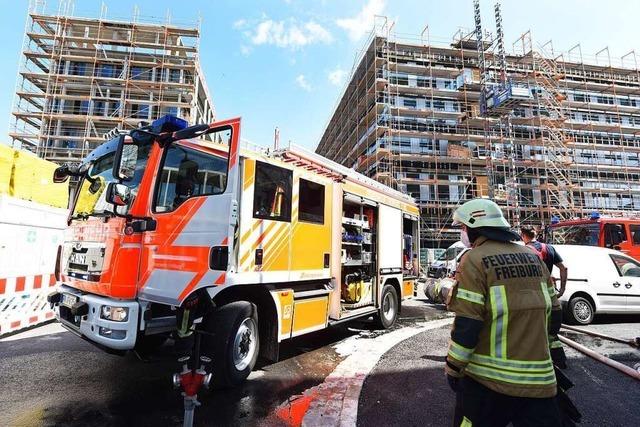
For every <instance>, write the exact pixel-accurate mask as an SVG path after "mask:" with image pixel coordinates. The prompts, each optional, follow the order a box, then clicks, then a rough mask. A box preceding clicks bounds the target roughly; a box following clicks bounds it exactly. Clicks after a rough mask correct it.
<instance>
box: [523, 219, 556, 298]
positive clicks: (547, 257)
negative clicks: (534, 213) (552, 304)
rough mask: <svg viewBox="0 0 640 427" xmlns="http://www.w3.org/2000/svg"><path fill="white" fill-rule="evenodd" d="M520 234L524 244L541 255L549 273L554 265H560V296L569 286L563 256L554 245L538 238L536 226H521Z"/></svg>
mask: <svg viewBox="0 0 640 427" xmlns="http://www.w3.org/2000/svg"><path fill="white" fill-rule="evenodd" d="M520 235H521V236H522V241H523V242H524V244H525V245H527V246H529V247H530V248H532V249H533V250H535V251H536V252H537V253H538V254H539V255H540V258H542V261H543V262H544V265H546V266H547V269H549V273H551V272H552V271H553V266H554V265H555V266H556V267H558V271H559V272H560V289H559V290H558V298H560V297H561V296H562V294H564V291H565V289H566V288H567V267H566V266H565V265H564V263H563V260H562V257H561V256H560V254H559V253H558V252H557V251H556V249H555V248H554V247H553V245H549V244H547V243H542V242H539V241H538V240H537V236H538V233H536V230H535V228H533V227H528V226H525V227H521V228H520Z"/></svg>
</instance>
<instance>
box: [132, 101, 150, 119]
mask: <svg viewBox="0 0 640 427" xmlns="http://www.w3.org/2000/svg"><path fill="white" fill-rule="evenodd" d="M131 117H132V118H134V119H148V118H149V105H147V104H131Z"/></svg>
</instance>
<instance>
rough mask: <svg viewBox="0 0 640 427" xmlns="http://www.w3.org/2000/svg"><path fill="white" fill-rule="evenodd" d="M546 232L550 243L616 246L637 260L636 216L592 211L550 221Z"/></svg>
mask: <svg viewBox="0 0 640 427" xmlns="http://www.w3.org/2000/svg"><path fill="white" fill-rule="evenodd" d="M548 234H549V242H550V243H552V244H557V245H583V246H600V247H603V248H610V249H616V250H619V251H621V252H624V253H625V254H627V255H629V256H630V257H632V258H635V259H637V260H638V261H640V219H638V218H607V217H601V216H600V214H599V213H598V212H593V213H592V214H591V216H590V217H589V218H584V219H573V220H568V221H552V223H551V225H550V226H549V228H548Z"/></svg>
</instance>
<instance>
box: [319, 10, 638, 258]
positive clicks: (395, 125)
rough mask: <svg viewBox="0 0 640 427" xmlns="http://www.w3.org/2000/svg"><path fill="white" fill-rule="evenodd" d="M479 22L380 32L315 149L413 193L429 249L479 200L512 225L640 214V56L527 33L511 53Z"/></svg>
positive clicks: (447, 239) (445, 240)
mask: <svg viewBox="0 0 640 427" xmlns="http://www.w3.org/2000/svg"><path fill="white" fill-rule="evenodd" d="M498 7H499V6H498ZM476 12H477V13H476V30H475V31H471V32H469V33H464V32H462V31H459V32H458V33H457V35H456V36H455V37H454V38H453V40H451V41H449V42H446V43H435V42H433V41H431V40H430V39H429V35H428V28H426V29H425V31H423V33H422V35H421V36H420V37H417V38H415V39H414V40H412V41H399V40H398V38H396V37H394V36H393V32H392V30H391V29H390V28H388V27H387V28H386V31H385V30H384V28H383V30H382V31H377V32H375V33H374V34H373V35H372V38H371V40H370V42H369V43H368V45H367V46H368V47H366V49H365V50H364V52H363V54H362V56H361V59H360V60H359V62H358V63H357V64H356V65H355V67H354V71H353V73H352V76H351V79H350V81H349V83H348V86H347V87H346V89H345V91H344V93H343V95H342V98H341V99H340V100H339V102H338V104H337V106H336V109H335V111H334V113H333V115H332V117H331V118H330V120H329V122H328V124H327V127H326V129H325V132H324V135H323V136H322V139H321V141H320V143H319V145H318V147H317V150H316V151H317V152H318V153H319V154H322V155H323V156H326V157H328V158H330V159H333V160H335V161H338V162H340V163H342V164H343V165H346V166H348V167H352V168H354V169H356V170H358V171H359V172H362V173H364V174H366V175H368V176H370V177H373V178H375V179H377V180H379V181H381V182H383V183H386V184H389V185H391V186H393V187H395V188H397V189H400V190H402V191H404V192H407V193H409V194H410V195H412V196H413V197H414V198H415V199H416V200H417V202H418V203H419V205H420V206H421V212H422V236H421V244H422V247H423V248H429V247H446V246H447V245H448V244H449V243H452V242H453V241H455V240H457V239H458V236H459V234H458V232H457V231H456V230H454V229H452V228H451V215H452V213H453V210H454V209H455V208H456V207H457V206H459V205H460V204H461V203H463V202H465V201H467V200H470V199H472V198H475V197H490V198H492V199H494V200H496V201H497V202H498V203H499V204H500V205H501V206H502V207H503V208H504V211H505V212H506V213H508V215H509V219H510V221H511V223H512V224H514V225H516V226H517V225H519V224H525V223H526V224H532V225H538V226H540V225H545V224H548V223H549V222H550V221H552V220H553V219H554V217H555V218H558V219H568V218H572V217H576V216H582V215H586V214H588V213H590V212H592V211H593V210H598V211H600V212H601V213H604V214H608V215H619V214H623V213H627V214H628V213H629V211H638V210H640V163H639V159H638V153H639V152H640V136H638V132H640V71H639V70H638V66H637V61H636V57H635V53H633V52H630V53H629V54H627V55H625V56H624V57H623V58H621V59H622V61H620V62H621V65H616V66H614V65H612V60H611V58H610V57H609V52H608V50H607V49H605V50H603V51H601V52H599V53H598V54H597V55H596V58H592V59H589V60H587V59H585V58H583V56H582V52H581V49H580V45H576V46H575V47H574V48H572V49H571V50H570V51H569V52H565V53H564V54H562V55H559V54H558V53H557V52H553V48H552V46H551V44H550V43H547V44H545V45H542V46H538V45H536V46H534V45H533V43H532V41H531V36H530V33H525V34H524V35H523V36H522V37H521V38H520V39H519V40H518V41H517V42H516V43H514V45H513V48H514V53H512V54H508V55H507V54H505V53H504V42H503V41H502V30H501V22H500V16H499V10H498V9H496V18H497V19H496V21H497V22H496V26H497V31H496V33H497V36H496V37H493V36H491V34H488V33H486V32H483V31H482V29H481V26H480V21H479V9H477V10H476ZM386 26H389V27H390V25H389V24H385V27H386ZM595 60H597V61H598V62H599V63H600V65H597V64H596V65H594V64H591V62H595Z"/></svg>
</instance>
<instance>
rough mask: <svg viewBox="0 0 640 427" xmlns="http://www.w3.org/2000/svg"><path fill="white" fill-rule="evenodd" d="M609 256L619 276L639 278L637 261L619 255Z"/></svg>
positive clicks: (639, 270) (639, 266)
mask: <svg viewBox="0 0 640 427" xmlns="http://www.w3.org/2000/svg"><path fill="white" fill-rule="evenodd" d="M609 256H610V257H611V260H612V261H613V263H614V264H615V266H616V270H618V274H619V275H620V276H626V277H640V264H639V263H638V262H637V261H635V260H633V259H631V258H627V257H625V256H621V255H609Z"/></svg>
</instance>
